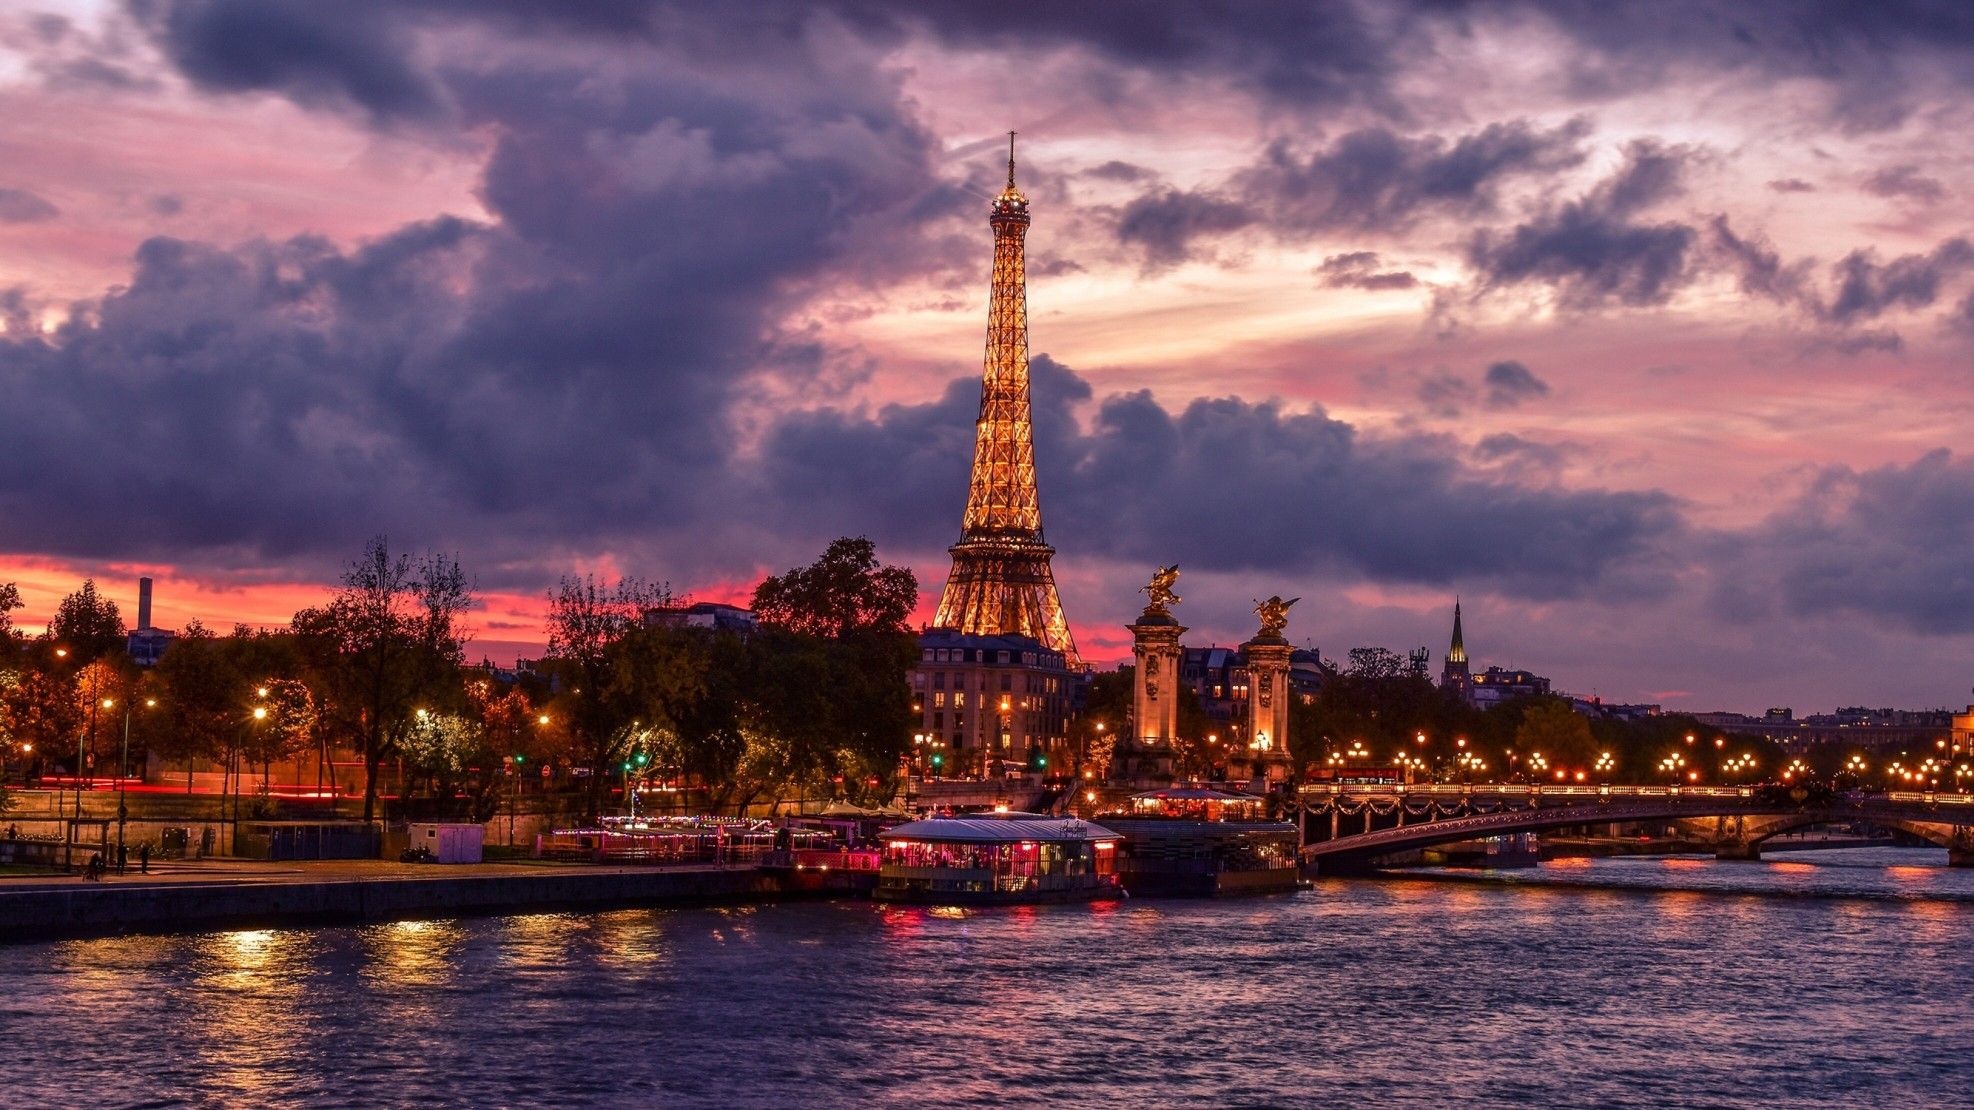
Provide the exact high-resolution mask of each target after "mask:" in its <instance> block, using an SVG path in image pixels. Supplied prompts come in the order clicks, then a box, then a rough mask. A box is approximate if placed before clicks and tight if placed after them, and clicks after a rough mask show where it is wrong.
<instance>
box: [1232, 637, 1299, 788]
mask: <svg viewBox="0 0 1974 1110" xmlns="http://www.w3.org/2000/svg"><path fill="white" fill-rule="evenodd" d="M1241 648H1242V650H1243V651H1244V652H1246V654H1247V736H1248V751H1247V755H1248V762H1249V765H1250V766H1251V767H1252V768H1253V777H1254V778H1255V779H1258V780H1260V781H1261V783H1262V784H1264V785H1265V786H1270V787H1272V786H1275V785H1277V784H1279V783H1281V782H1284V781H1286V780H1287V779H1288V774H1289V766H1290V763H1291V760H1290V758H1289V653H1290V652H1291V651H1292V650H1293V649H1292V648H1291V647H1290V646H1289V642H1288V641H1287V640H1285V639H1283V638H1282V637H1280V636H1257V637H1255V638H1254V639H1252V640H1249V641H1248V642H1247V643H1245V644H1243V645H1241Z"/></svg>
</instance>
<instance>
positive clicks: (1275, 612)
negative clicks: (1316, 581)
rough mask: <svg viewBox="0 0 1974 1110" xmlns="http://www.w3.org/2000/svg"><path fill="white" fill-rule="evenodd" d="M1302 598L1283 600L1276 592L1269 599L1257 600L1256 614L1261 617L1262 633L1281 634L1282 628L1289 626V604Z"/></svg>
mask: <svg viewBox="0 0 1974 1110" xmlns="http://www.w3.org/2000/svg"><path fill="white" fill-rule="evenodd" d="M1301 600H1302V599H1301V598H1299V597H1292V598H1290V599H1288V600H1287V601H1283V600H1282V595H1281V594H1276V595H1275V596H1273V597H1271V598H1269V599H1268V600H1267V601H1257V602H1255V603H1254V615H1255V616H1257V617H1260V618H1261V634H1262V635H1263V636H1280V635H1281V634H1282V629H1284V628H1287V627H1288V626H1289V606H1291V605H1294V604H1295V603H1296V602H1298V601H1301Z"/></svg>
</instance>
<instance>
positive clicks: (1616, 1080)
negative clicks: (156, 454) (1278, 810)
mask: <svg viewBox="0 0 1974 1110" xmlns="http://www.w3.org/2000/svg"><path fill="white" fill-rule="evenodd" d="M1936 855H1938V856H1941V857H1943V855H1944V853H1937V854H1936ZM1912 860H1919V861H1921V862H1923V863H1926V864H1937V863H1942V862H1944V860H1943V858H1940V859H1935V857H1934V855H1928V854H1926V853H1911V852H1900V851H1896V850H1856V851H1842V852H1820V853H1800V854H1794V855H1791V856H1789V857H1788V858H1787V859H1783V860H1780V861H1772V862H1769V863H1765V864H1764V863H1715V862H1714V861H1712V860H1691V859H1672V860H1666V859H1657V860H1654V859H1626V860H1598V861H1594V862H1593V861H1568V862H1566V863H1563V864H1561V865H1560V866H1545V867H1544V868H1542V869H1541V870H1540V871H1537V872H1533V873H1531V872H1516V873H1511V874H1508V875H1505V876H1474V875H1473V874H1472V873H1468V874H1467V875H1466V876H1465V877H1458V876H1453V875H1449V874H1440V875H1438V876H1431V877H1426V878H1420V879H1408V878H1401V879H1395V880H1381V881H1343V880H1322V881H1319V882H1318V883H1317V884H1316V886H1315V888H1314V889H1313V890H1310V891H1306V892H1304V893H1301V894H1297V895H1293V896H1283V897H1276V898H1267V899H1257V900H1249V901H1235V902H1219V903H1215V902H1189V901H1174V902H1148V901H1138V902H1122V903H1110V904H1104V905H1099V906H1052V907H1023V908H1013V909H1005V910H971V911H956V910H952V909H949V908H913V907H890V906H875V905H871V904H869V903H859V902H836V903H796V904H789V905H780V906H762V907H746V908H740V909H724V910H722V909H710V910H681V911H648V910H627V911H621V912H613V913H605V914H593V915H582V914H540V915H531V916H525V917H512V918H485V919H465V920H457V921H432V922H402V923H393V924H380V925H374V926H366V927H362V928H349V929H305V930H277V931H257V932H233V933H216V934H210V935H205V936H187V937H168V938H126V939H113V940H95V941H80V942H65V943H60V944H44V945H26V946H17V947H12V948H5V949H0V983H4V984H5V987H6V989H5V991H4V992H0V1021H4V1028H5V1030H6V1032H7V1038H8V1044H9V1046H10V1051H9V1052H8V1053H7V1054H5V1055H4V1056H0V1104H4V1105H15V1104H18V1105H32V1106H61V1105H74V1104H81V1103H89V1104H100V1103H104V1102H110V1103H140V1102H144V1101H147V1100H157V1101H159V1102H161V1103H164V1104H174V1103H176V1104H191V1105H221V1106H263V1105H272V1104H309V1105H326V1106H377V1105H473V1106H485V1105H538V1104H553V1105H559V1106H581V1105H640V1106H643V1105H655V1104H664V1105H708V1104H722V1103H724V1104H732V1105H748V1106H754V1105H772V1106H865V1105H873V1104H886V1103H920V1104H927V1105H932V1104H937V1105H954V1104H958V1105H1007V1104H1021V1103H1052V1104H1083V1105H1132V1106H1140V1105H1159V1106H1166V1105H1199V1106H1224V1105H1241V1104H1257V1103H1263V1104H1267V1103H1273V1104H1283V1103H1294V1104H1309V1103H1324V1104H1336V1103H1344V1102H1373V1103H1378V1104H1389V1103H1404V1102H1416V1103H1435V1104H1443V1103H1446V1102H1452V1101H1460V1102H1481V1103H1500V1102H1510V1101H1516V1102H1533V1103H1539V1104H1556V1103H1567V1104H1575V1105H1592V1104H1596V1105H1625V1104H1630V1105H1641V1106H1661V1105H1667V1104H1676V1103H1689V1104H1720V1103H1733V1102H1751V1101H1762V1102H1789V1101H1791V1100H1806V1099H1808V1100H1814V1101H1816V1102H1818V1103H1821V1104H1854V1105H1871V1106H1889V1105H1928V1106H1934V1105H1945V1104H1951V1103H1954V1102H1955V1101H1957V1100H1964V1099H1966V1098H1967V1092H1968V1091H1969V1090H1970V1089H1974V1062H1970V1061H1969V1060H1968V1059H1967V1058H1966V1054H1965V1053H1964V1052H1962V1051H1961V1050H1960V1048H1959V1047H1958V1046H1959V1044H1960V1043H1961V1042H1962V1041H1964V1037H1958V1036H1955V1035H1953V1032H1954V1031H1956V1030H1959V1031H1963V1032H1964V1031H1965V1030H1967V1029H1968V1028H1969V1027H1970V1025H1974V1019H1970V1018H1969V1017H1968V1016H1967V1010H1966V1002H1965V1001H1964V998H1963V994H1964V990H1965V987H1966V985H1967V984H1968V983H1970V982H1974V952H1970V946H1969V945H1968V943H1967V939H1968V937H1969V935H1970V925H1974V919H1970V914H1971V913H1974V904H1970V903H1974V872H1969V871H1948V870H1946V869H1944V868H1942V867H1939V866H1936V865H1933V866H1913V865H1912V863H1911V862H1910V861H1912ZM1832 895H1840V896H1841V897H1831V896H1832ZM1943 1036H1944V1037H1945V1038H1946V1041H1944V1042H1943V1041H1941V1040H1940V1038H1941V1037H1943ZM1949 1042H1950V1043H1951V1046H1952V1047H1948V1043H1949Z"/></svg>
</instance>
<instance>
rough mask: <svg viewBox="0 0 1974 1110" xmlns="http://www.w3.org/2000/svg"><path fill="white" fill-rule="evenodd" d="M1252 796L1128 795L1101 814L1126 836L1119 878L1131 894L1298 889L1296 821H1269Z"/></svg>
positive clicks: (1193, 789)
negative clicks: (1121, 809) (1119, 809)
mask: <svg viewBox="0 0 1974 1110" xmlns="http://www.w3.org/2000/svg"><path fill="white" fill-rule="evenodd" d="M1267 808H1268V803H1267V800H1266V799H1264V798H1257V797H1254V796H1253V795H1250V794H1236V793H1231V792H1228V791H1221V790H1213V789H1210V788H1207V787H1198V786H1188V787H1174V788H1171V789H1167V790H1153V791H1149V792H1147V793H1144V794H1134V795H1132V797H1131V801H1130V809H1129V810H1128V811H1127V812H1126V813H1124V814H1118V815H1112V814H1104V815H1102V820H1103V823H1104V827H1105V828H1107V829H1110V830H1111V831H1113V832H1115V833H1117V834H1119V835H1120V836H1122V837H1123V838H1124V844H1123V846H1122V848H1121V849H1120V856H1119V859H1118V861H1117V874H1118V880H1119V882H1121V883H1122V884H1123V886H1124V889H1125V890H1126V891H1127V892H1128V893H1130V894H1131V895H1132V896H1134V897H1153V898H1159V897H1165V898H1215V897H1224V896H1228V895H1237V894H1278V893H1281V892H1284V891H1290V890H1294V889H1296V886H1297V884H1298V882H1299V874H1298V871H1297V869H1296V847H1297V834H1296V827H1295V826H1294V825H1293V824H1291V823H1289V822H1286V821H1270V820H1268V819H1267Z"/></svg>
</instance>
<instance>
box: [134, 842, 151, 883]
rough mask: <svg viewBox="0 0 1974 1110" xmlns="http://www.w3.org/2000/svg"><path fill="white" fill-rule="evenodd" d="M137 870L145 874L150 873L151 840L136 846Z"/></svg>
mask: <svg viewBox="0 0 1974 1110" xmlns="http://www.w3.org/2000/svg"><path fill="white" fill-rule="evenodd" d="M137 870H138V871H140V872H142V873H143V874H146V875H149V874H150V873H151V842H150V841H148V840H146V841H145V842H144V843H142V844H139V845H138V846H137Z"/></svg>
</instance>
